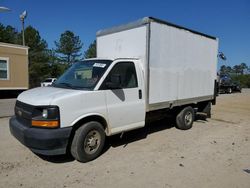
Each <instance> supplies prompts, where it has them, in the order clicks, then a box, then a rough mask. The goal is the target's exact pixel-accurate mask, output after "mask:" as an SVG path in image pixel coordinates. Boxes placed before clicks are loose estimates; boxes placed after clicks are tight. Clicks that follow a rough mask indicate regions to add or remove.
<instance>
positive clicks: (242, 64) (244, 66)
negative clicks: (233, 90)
mask: <svg viewBox="0 0 250 188" xmlns="http://www.w3.org/2000/svg"><path fill="white" fill-rule="evenodd" d="M239 66H240V69H241V70H240V72H241V75H243V74H244V70H247V69H248V66H247V65H246V63H241V64H240V65H239Z"/></svg>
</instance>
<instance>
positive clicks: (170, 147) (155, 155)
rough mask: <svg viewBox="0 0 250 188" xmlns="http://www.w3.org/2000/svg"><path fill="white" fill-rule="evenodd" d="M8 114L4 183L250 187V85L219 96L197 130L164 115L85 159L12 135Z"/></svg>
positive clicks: (3, 126) (2, 123)
mask: <svg viewBox="0 0 250 188" xmlns="http://www.w3.org/2000/svg"><path fill="white" fill-rule="evenodd" d="M1 108H2V106H1ZM8 120H9V119H8V118H1V119H0V187H116V188H117V187H126V188H127V187H139V188H141V187H144V188H146V187H150V188H151V187H173V188H174V187H185V188H187V187H190V188H195V187H197V188H200V187H209V188H210V187H219V188H224V187H225V188H228V187H233V188H236V187H239V188H244V187H246V188H249V187H250V90H244V91H243V93H241V94H240V93H239V94H231V95H221V96H219V97H218V103H217V105H216V106H213V111H212V119H208V121H202V120H199V121H196V122H195V123H194V126H193V128H192V129H191V130H188V131H180V130H177V129H175V128H174V127H172V126H171V124H170V123H169V122H168V121H167V120H164V121H159V122H155V123H153V124H151V125H150V126H147V127H146V128H143V129H141V130H137V131H133V132H130V133H126V134H125V135H124V137H123V138H122V139H121V140H120V139H119V137H112V138H111V139H110V147H108V148H107V150H106V152H105V153H104V154H103V155H102V156H101V157H99V158H98V159H96V160H95V161H92V162H89V163H85V164H84V163H79V162H77V161H74V160H72V159H71V158H69V157H65V156H57V157H50V158H44V157H42V158H41V157H39V156H37V155H35V154H33V153H32V152H31V151H30V150H29V149H27V148H26V147H24V146H23V145H21V144H20V143H19V142H18V141H17V140H16V139H14V138H13V137H12V136H11V135H10V133H9V128H8Z"/></svg>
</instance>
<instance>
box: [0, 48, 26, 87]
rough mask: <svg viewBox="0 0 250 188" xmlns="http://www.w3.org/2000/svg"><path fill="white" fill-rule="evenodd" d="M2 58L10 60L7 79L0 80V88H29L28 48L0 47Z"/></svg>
mask: <svg viewBox="0 0 250 188" xmlns="http://www.w3.org/2000/svg"><path fill="white" fill-rule="evenodd" d="M0 58H3V59H6V60H7V62H8V75H9V78H8V79H6V80H0V90H9V89H10V90H12V89H14V90H16V89H17V90H19V89H21V90H23V89H28V88H29V81H28V80H29V77H28V54H27V50H26V49H15V48H8V47H0Z"/></svg>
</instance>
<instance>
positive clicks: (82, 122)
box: [10, 17, 218, 162]
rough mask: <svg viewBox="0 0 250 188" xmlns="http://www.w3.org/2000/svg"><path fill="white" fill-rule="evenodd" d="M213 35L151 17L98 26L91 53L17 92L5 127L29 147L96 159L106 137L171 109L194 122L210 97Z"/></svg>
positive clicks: (186, 122)
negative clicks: (42, 83) (46, 83)
mask: <svg viewBox="0 0 250 188" xmlns="http://www.w3.org/2000/svg"><path fill="white" fill-rule="evenodd" d="M217 51H218V39H217V38H215V37H212V36H209V35H206V34H203V33H200V32H197V31H193V30H190V29H187V28H184V27H181V26H178V25H174V24H172V23H168V22H165V21H162V20H159V19H155V18H152V17H146V18H143V19H140V20H138V21H135V22H132V23H129V24H126V25H121V26H118V27H114V28H111V29H105V30H101V31H99V32H97V58H94V59H86V60H84V61H82V62H76V63H74V64H73V65H72V66H71V67H70V68H69V69H68V70H67V71H66V72H65V73H64V74H63V75H62V76H61V77H60V78H59V79H58V80H57V81H56V82H54V83H53V85H52V86H51V87H40V88H35V89H31V90H28V91H25V92H23V93H22V94H21V95H19V96H18V98H17V102H16V106H15V116H13V117H12V118H11V119H10V131H11V133H12V134H13V135H14V136H15V137H16V138H17V139H18V140H19V141H20V142H21V143H23V144H24V145H26V146H27V147H29V148H30V149H31V150H32V151H33V152H35V153H39V154H44V155H58V154H64V153H66V152H71V154H72V156H73V157H74V158H75V159H77V160H78V161H81V162H87V161H90V160H93V159H95V158H96V157H98V156H99V155H100V154H101V152H102V149H103V147H104V143H105V138H106V136H111V135H114V134H118V133H124V132H126V131H129V130H132V129H137V128H141V127H144V126H145V123H146V121H147V120H148V119H150V118H153V117H159V115H163V116H164V115H167V114H172V115H174V116H175V118H176V127H177V128H179V129H183V130H185V129H189V128H191V127H192V124H193V121H194V117H195V113H196V112H204V113H206V114H207V116H208V117H209V116H210V112H211V103H213V104H215V99H216V91H217V88H216V85H217V84H216V67H217Z"/></svg>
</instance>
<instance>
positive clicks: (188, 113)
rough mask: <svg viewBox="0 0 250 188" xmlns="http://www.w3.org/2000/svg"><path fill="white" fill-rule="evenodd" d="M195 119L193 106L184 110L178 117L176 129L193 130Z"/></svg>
mask: <svg viewBox="0 0 250 188" xmlns="http://www.w3.org/2000/svg"><path fill="white" fill-rule="evenodd" d="M194 118H195V113H194V109H193V108H192V107H191V106H187V107H185V108H183V109H182V110H181V111H180V112H179V113H178V114H177V116H176V128H178V129H181V130H187V129H190V128H192V126H193V122H194Z"/></svg>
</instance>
